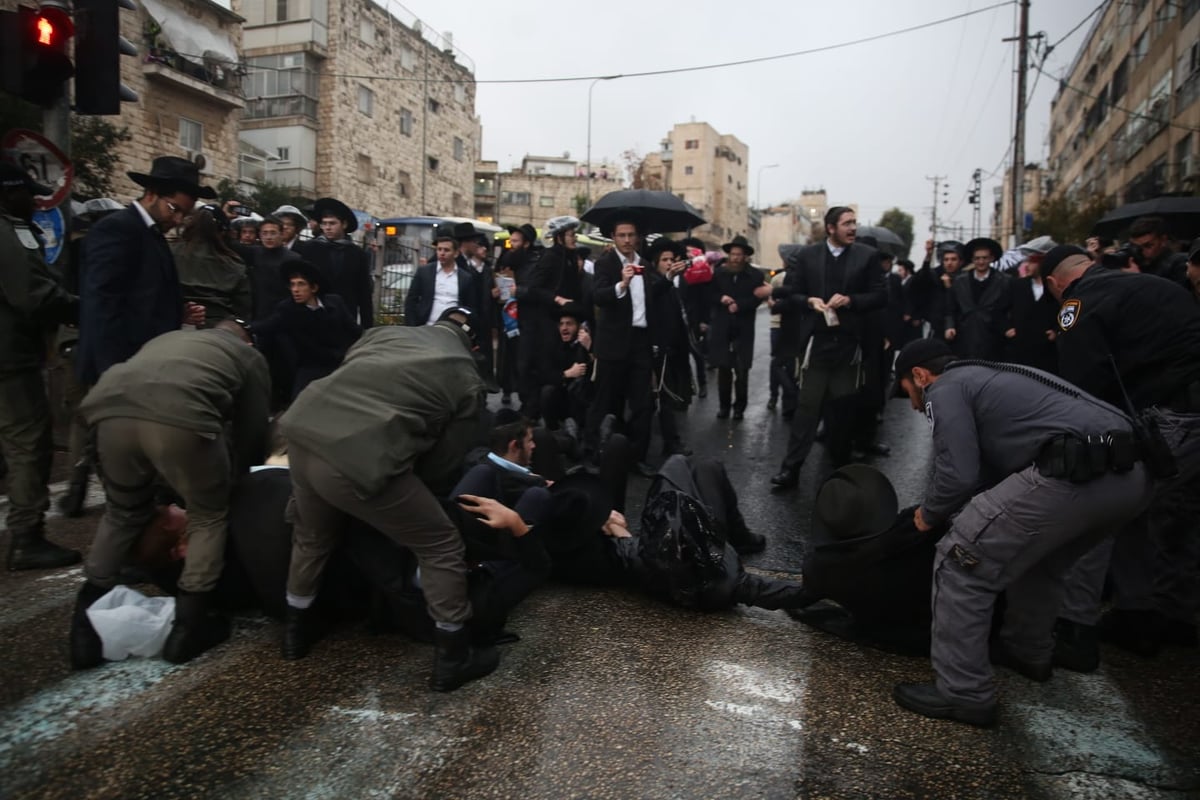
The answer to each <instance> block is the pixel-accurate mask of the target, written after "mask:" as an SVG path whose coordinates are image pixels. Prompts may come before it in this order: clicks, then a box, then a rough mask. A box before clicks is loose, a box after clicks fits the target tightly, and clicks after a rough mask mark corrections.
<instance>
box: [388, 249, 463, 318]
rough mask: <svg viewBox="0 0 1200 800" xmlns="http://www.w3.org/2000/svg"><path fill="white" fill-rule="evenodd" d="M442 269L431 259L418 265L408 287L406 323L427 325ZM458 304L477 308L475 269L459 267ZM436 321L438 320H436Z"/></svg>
mask: <svg viewBox="0 0 1200 800" xmlns="http://www.w3.org/2000/svg"><path fill="white" fill-rule="evenodd" d="M439 269H441V267H439V266H438V263H437V261H430V262H429V263H428V264H422V265H421V266H419V267H417V272H416V274H414V275H413V279H412V284H411V285H410V286H409V287H408V295H407V296H406V297H405V298H404V324H405V325H410V326H414V327H416V326H419V325H426V324H428V323H429V321H430V320H429V315H430V314H432V313H433V295H434V292H435V291H436V290H437V270H439ZM455 274H456V275H457V276H458V304H459V305H462V306H466V307H467V308H469V309H471V310H472V311H474V310H475V303H477V302H478V293H477V290H476V288H475V278H476V275H475V271H474V270H471V269H459V270H457V271H456V272H455ZM434 321H435V322H436V320H434Z"/></svg>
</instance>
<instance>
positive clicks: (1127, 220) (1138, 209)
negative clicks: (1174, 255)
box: [1093, 197, 1200, 240]
mask: <svg viewBox="0 0 1200 800" xmlns="http://www.w3.org/2000/svg"><path fill="white" fill-rule="evenodd" d="M1138 217H1162V218H1163V220H1164V221H1165V222H1166V223H1167V228H1168V229H1169V230H1170V231H1171V234H1172V235H1173V236H1175V237H1176V238H1179V239H1187V240H1191V239H1192V238H1194V237H1196V236H1197V235H1200V197H1156V198H1154V199H1153V200H1142V201H1141V202H1138V203H1129V204H1128V205H1123V206H1121V207H1120V208H1116V209H1113V210H1112V211H1110V212H1108V213H1107V214H1105V215H1104V216H1103V217H1101V218H1100V221H1099V222H1097V223H1096V226H1095V228H1094V229H1093V230H1094V232H1095V233H1098V234H1104V235H1108V236H1114V237H1115V236H1116V235H1117V234H1119V233H1121V232H1122V231H1124V230H1125V229H1126V228H1128V227H1129V226H1130V225H1132V224H1133V221H1134V220H1136V219H1137V218H1138Z"/></svg>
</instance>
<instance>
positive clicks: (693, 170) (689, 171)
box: [683, 164, 696, 175]
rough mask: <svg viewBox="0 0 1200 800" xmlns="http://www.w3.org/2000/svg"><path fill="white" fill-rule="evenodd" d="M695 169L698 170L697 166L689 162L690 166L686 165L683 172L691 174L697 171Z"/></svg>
mask: <svg viewBox="0 0 1200 800" xmlns="http://www.w3.org/2000/svg"><path fill="white" fill-rule="evenodd" d="M695 171H696V170H695V168H694V167H692V166H691V165H690V164H689V165H688V166H686V167H684V168H683V174H684V175H691V174H692V173H693V172H695Z"/></svg>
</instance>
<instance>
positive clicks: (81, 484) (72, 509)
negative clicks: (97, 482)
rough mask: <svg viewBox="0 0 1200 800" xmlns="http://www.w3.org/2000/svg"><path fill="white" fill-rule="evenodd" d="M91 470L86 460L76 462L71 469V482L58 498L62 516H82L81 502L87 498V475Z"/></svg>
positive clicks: (72, 517)
mask: <svg viewBox="0 0 1200 800" xmlns="http://www.w3.org/2000/svg"><path fill="white" fill-rule="evenodd" d="M91 472H92V470H91V468H90V467H89V466H88V464H87V462H86V461H82V462H80V463H78V464H76V465H75V468H74V469H73V470H71V482H70V484H69V485H68V486H67V493H66V494H64V495H63V496H62V497H60V498H58V510H59V511H61V512H62V515H63V516H64V517H69V518H71V519H74V518H75V517H82V516H83V504H84V501H86V500H87V489H88V477H89V476H90V475H91Z"/></svg>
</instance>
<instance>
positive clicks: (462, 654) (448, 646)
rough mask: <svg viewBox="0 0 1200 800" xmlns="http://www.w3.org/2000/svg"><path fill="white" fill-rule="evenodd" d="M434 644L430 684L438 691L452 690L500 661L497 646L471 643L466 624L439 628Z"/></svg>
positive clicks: (479, 676) (486, 671)
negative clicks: (452, 628) (453, 629)
mask: <svg viewBox="0 0 1200 800" xmlns="http://www.w3.org/2000/svg"><path fill="white" fill-rule="evenodd" d="M433 644H434V648H435V650H434V654H433V677H432V678H431V679H430V681H429V685H430V687H431V688H432V689H433V690H434V691H435V692H452V691H454V690H455V689H457V688H458V687H460V686H462V685H463V684H464V683H466V682H467V681H473V680H475V679H476V678H482V677H483V676H484V675H487V674H488V673H490V672H491V671H492V670H494V669H495V668H496V666H497V665H498V664H499V663H500V654H499V653H497V652H496V648H495V647H491V646H474V647H473V646H472V645H471V632H470V631H469V630H467V628H466V627H462V628H459V629H458V630H456V631H444V630H442V629H441V628H438V629H436V630H435V631H434V640H433Z"/></svg>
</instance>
